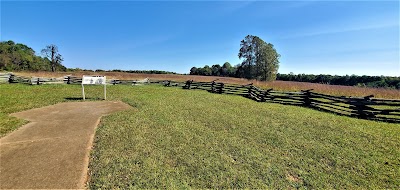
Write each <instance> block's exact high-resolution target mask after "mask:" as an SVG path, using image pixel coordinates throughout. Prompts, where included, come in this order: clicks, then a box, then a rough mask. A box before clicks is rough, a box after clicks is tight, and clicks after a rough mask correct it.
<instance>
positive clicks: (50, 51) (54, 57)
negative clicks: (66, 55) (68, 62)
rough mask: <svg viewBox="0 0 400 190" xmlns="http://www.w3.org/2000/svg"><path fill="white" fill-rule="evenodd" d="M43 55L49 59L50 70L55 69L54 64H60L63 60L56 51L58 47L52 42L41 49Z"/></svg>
mask: <svg viewBox="0 0 400 190" xmlns="http://www.w3.org/2000/svg"><path fill="white" fill-rule="evenodd" d="M42 54H43V56H45V57H47V58H48V59H50V62H51V71H52V72H55V71H56V66H57V65H61V62H62V61H64V59H63V58H62V56H61V54H59V53H58V47H57V46H56V45H54V44H51V45H48V46H46V48H44V49H42Z"/></svg>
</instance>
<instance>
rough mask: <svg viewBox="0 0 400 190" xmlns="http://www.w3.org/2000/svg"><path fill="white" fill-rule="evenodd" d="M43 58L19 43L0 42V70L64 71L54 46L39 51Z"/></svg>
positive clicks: (60, 57) (60, 58) (64, 68)
mask: <svg viewBox="0 0 400 190" xmlns="http://www.w3.org/2000/svg"><path fill="white" fill-rule="evenodd" d="M41 53H42V55H43V57H41V56H38V55H36V52H35V51H34V50H33V49H32V48H30V47H28V46H27V45H24V44H21V43H15V42H14V41H11V40H9V41H2V42H0V70H6V71H53V72H54V71H56V70H57V71H66V69H67V68H66V67H65V66H63V65H62V64H61V63H62V61H63V58H62V56H61V55H60V54H59V53H58V48H57V46H55V45H48V46H46V47H45V48H44V49H43V50H42V51H41Z"/></svg>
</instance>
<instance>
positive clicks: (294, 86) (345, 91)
mask: <svg viewBox="0 0 400 190" xmlns="http://www.w3.org/2000/svg"><path fill="white" fill-rule="evenodd" d="M15 74H17V75H21V76H30V77H31V76H36V77H63V76H66V75H73V76H78V77H82V75H104V76H107V79H113V78H114V79H120V80H136V79H139V80H141V79H144V78H150V79H151V80H172V81H177V82H184V81H187V80H194V81H198V82H210V81H213V80H217V79H218V82H223V83H228V84H249V83H254V85H255V86H258V87H261V88H265V89H269V88H273V89H275V90H280V91H300V90H307V89H314V91H315V92H320V93H325V94H331V95H338V96H357V97H363V96H369V95H374V96H375V97H376V98H388V99H400V91H399V90H395V89H382V88H363V87H355V86H340V85H326V84H316V83H307V82H289V81H273V82H262V81H256V80H247V79H241V78H232V77H216V76H198V75H174V74H141V73H122V72H86V71H85V72H84V71H82V72H56V73H53V72H19V73H15Z"/></svg>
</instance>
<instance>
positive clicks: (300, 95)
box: [0, 73, 400, 123]
mask: <svg viewBox="0 0 400 190" xmlns="http://www.w3.org/2000/svg"><path fill="white" fill-rule="evenodd" d="M7 82H8V83H25V84H30V85H40V84H59V83H66V84H81V83H82V78H80V77H74V76H65V77H62V78H40V77H30V78H27V77H21V76H16V75H14V74H12V73H0V83H7ZM107 83H108V84H111V85H138V84H163V85H164V86H182V87H183V88H184V89H201V90H207V91H209V92H212V93H219V94H233V95H239V96H243V97H246V98H250V99H252V100H255V101H258V102H273V103H280V104H287V105H297V106H303V107H308V108H312V109H317V110H320V111H326V112H331V113H335V114H339V115H346V116H351V117H357V118H362V119H370V120H377V121H384V122H393V123H400V100H388V99H377V98H373V95H370V96H366V97H345V96H332V95H327V94H321V93H316V92H313V89H308V90H302V91H300V92H283V91H275V90H273V89H260V88H258V87H256V86H254V85H253V84H248V85H235V84H224V83H221V82H216V81H212V82H195V81H193V80H189V81H186V83H179V82H174V81H169V80H163V81H154V80H152V81H150V80H148V81H147V82H145V83H143V82H139V83H138V81H137V80H118V79H111V80H108V81H107Z"/></svg>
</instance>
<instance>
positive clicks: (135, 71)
mask: <svg viewBox="0 0 400 190" xmlns="http://www.w3.org/2000/svg"><path fill="white" fill-rule="evenodd" d="M67 71H68V72H76V71H88V72H121V73H142V74H177V73H176V72H170V71H160V70H121V69H113V70H103V69H96V70H91V69H81V68H74V69H72V68H68V69H67Z"/></svg>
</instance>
